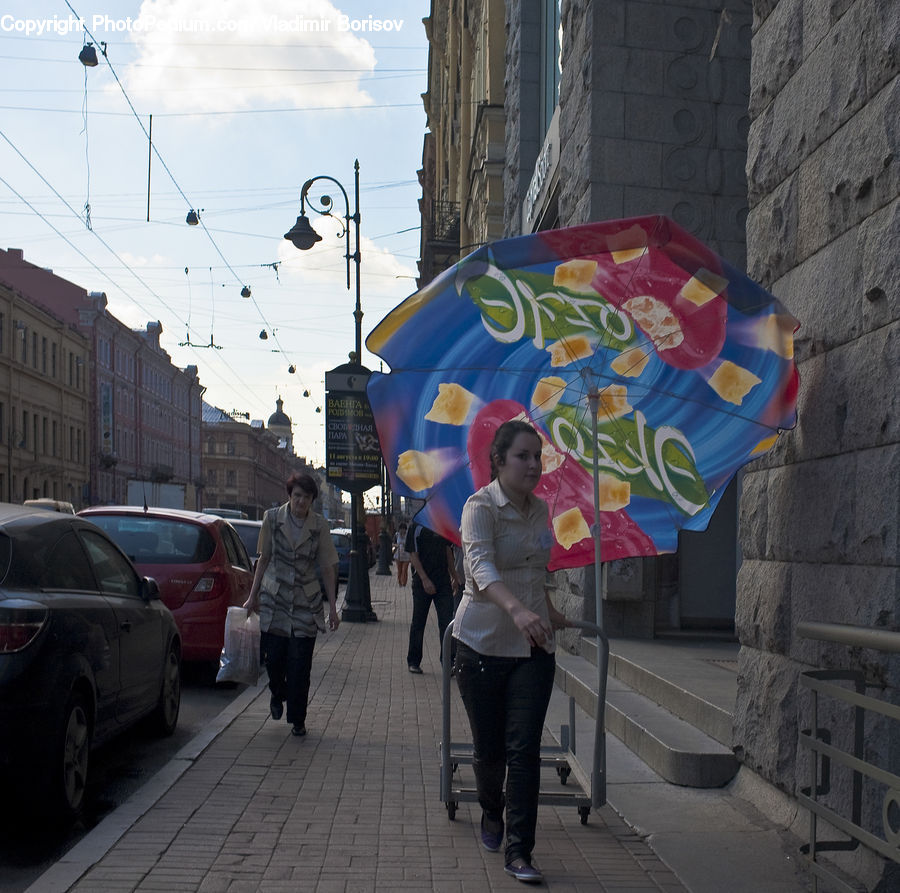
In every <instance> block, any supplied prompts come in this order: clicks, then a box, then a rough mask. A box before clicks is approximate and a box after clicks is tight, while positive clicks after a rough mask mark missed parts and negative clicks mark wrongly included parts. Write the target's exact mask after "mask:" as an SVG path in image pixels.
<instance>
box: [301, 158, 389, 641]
mask: <svg viewBox="0 0 900 893" xmlns="http://www.w3.org/2000/svg"><path fill="white" fill-rule="evenodd" d="M353 174H354V176H353V181H354V193H353V197H354V209H355V210H354V212H353V214H351V213H350V199H349V197H348V196H347V191H346V190H345V189H344V187H343V186H342V185H341V184H340V183H339V182H338V181H337V180H335V178H334V177H329V176H326V175H324V174H320V175H318V176H315V177H310V178H309V179H308V180H307V181H306V182H305V183H304V184H303V186H302V188H301V190H300V216H299V217H298V218H297V222H296V223H295V224H294V225H293V226H292V227H291V229H290V230H288V232H286V233H285V234H284V237H285V239H287V240H288V241H290V242H291V243H292V244H293V245H294V247H295V248H298V249H300V250H301V251H308V250H309V249H310V248H312V247H313V246H314V245H315V244H316V243H317V242H320V241H321V240H322V237H321V236H320V235H319V234H318V233H317V232H316V231H315V230H314V229H313V228H312V226H311V225H310V222H309V218H308V217H307V216H306V200H307V197H308V195H309V190H310V188H311V187H312V185H313V184H314V183H316V182H318V181H320V180H327V181H328V182H330V183H333V184H334V185H335V186H337V188H338V189H340V191H341V195H343V196H344V202H345V205H346V214H345V215H344V217H343V221H342V227H343V231H342V232H341V233H340V235H341V236H343V237H344V240H345V245H346V248H345V253H344V257H345V259H346V261H347V290H348V291H349V290H350V261H353V264H354V268H355V271H356V307H355V309H354V311H353V320H354V323H355V329H354V331H355V352H354V353H352V354H350V362H351V363H352V364H355V365H361V363H362V318H363V312H362V304H361V301H360V280H359V267H360V260H361V255H360V250H359V220H360V217H359V160H356V161H354V162H353ZM319 202H320V204H321V205H322V209H321V210H320V209H319V208H316V207H315V206H314V205H312V204H310V207H311V208H312V210H313V211H315V212H316V213H317V214H321V215H322V216H324V217H334V219H335V220H340V219H341V218H339V217H336V216H335V215H334V214H332V209H333V208H334V200H333V199H332V197H331V196H330V195H323V196H322V197H321V198H320V199H319ZM351 223H352V224H353V228H354V238H355V243H354V244H355V251H354V252H353V253H352V254H351V253H350V224H351ZM361 508H362V494H361V493H357V492H356V491H355V490H352V491H351V493H350V515H351V522H350V526H351V530H352V535H351V540H350V571H349V576H348V579H347V592H346V594H345V596H344V607H343V610H342V612H341V619H342V620H346V621H350V622H357V623H364V622H366V621H367V620H377V619H378V617H377V616H376V614H375V612H374V611H373V610H372V602H371V595H370V590H369V563H368V554H367V553H368V550H364V549H363V548H362V547H361V542H360V528H361V527H363V528H364V524H365V519H364V518H363V519H361V518H360V514H361V513H360V509H361Z"/></svg>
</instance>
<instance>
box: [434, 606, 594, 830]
mask: <svg viewBox="0 0 900 893" xmlns="http://www.w3.org/2000/svg"><path fill="white" fill-rule="evenodd" d="M570 622H571V624H572V625H573V626H576V627H578V628H579V629H583V630H585V632H587V633H589V634H590V635H594V636H596V637H597V677H598V678H597V683H598V684H597V692H598V696H597V710H596V711H595V712H596V720H595V723H596V728H595V733H594V754H593V761H592V764H591V766H592V770H591V776H590V778H587V777H586V776H585V775H584V774H583V772H582V770H581V768H580V766H579V765H578V763H577V762H576V761H575V759H574V757H575V699H574V698H573V697H572V696H571V695H570V696H569V722H568V725H563V726H562V727H561V728H560V733H559V745H542V746H541V768H542V769H543V768H552V769H556V774H557V775H558V777H559V782H560V785H561V786H564V787H565V788H566V789H565V790H563V789H545V787H544V781H543V777H542V780H541V781H542V783H541V791H540V794H539V799H538V802H539V803H545V804H547V805H550V806H568V805H572V806H574V807H576V808H577V810H578V815H579V816H580V817H581V824H582V825H586V824H587V821H588V817H589V816H590V814H591V810H592V809H598V808H599V807H601V806H603V804H604V803H606V731H605V724H604V713H605V710H604V707H605V705H606V677H607V670H608V666H609V639H607V637H606V634H605V633H604V632H603V630H602V629H601V628H600V627H599V626H597V625H596V624H594V623H589V622H588V621H584V620H577V621H570ZM452 630H453V627H452V624H451V626H448V627H447V631H446V632H445V634H444V646H443V666H442V675H441V682H442V701H443V730H442V735H441V800H442V801H443V803H444V805H445V806H446V807H447V815H448V816H449V817H450V819H451V820H453V819H455V818H456V808H457V806H458V805H459V804H460V803H477V802H478V791H477V790H476V788H475V782H474V778H472V780H471V782H470V783H469V784H465V783H464V781H463V776H462V773H461V771H460V766H465V765H469V766H470V765H471V764H472V757H473V748H472V744H471V743H460V742H455V741H452V740H451V732H450V714H451V710H450V697H451V685H450V677H451V664H452V661H451V658H450V652H451V642H450V640H451V635H452ZM570 775H573V776H574V777H575V780H576V782H577V785H572V786H568V785H567V782H568V780H569V776H570Z"/></svg>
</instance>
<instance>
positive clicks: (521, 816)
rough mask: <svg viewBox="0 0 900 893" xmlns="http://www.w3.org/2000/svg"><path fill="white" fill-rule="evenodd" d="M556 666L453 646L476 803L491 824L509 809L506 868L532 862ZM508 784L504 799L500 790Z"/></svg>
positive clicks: (541, 659)
mask: <svg viewBox="0 0 900 893" xmlns="http://www.w3.org/2000/svg"><path fill="white" fill-rule="evenodd" d="M555 670H556V658H555V657H554V656H553V655H552V654H548V653H547V652H546V651H544V650H543V649H542V648H532V649H531V656H530V657H490V656H488V655H483V654H479V653H478V652H477V651H473V650H472V649H471V648H469V647H468V646H467V645H464V644H463V643H462V642H458V643H457V646H456V680H457V683H458V684H459V693H460V694H461V695H462V699H463V704H464V705H465V708H466V713H467V714H468V716H469V724H470V725H471V727H472V743H473V745H474V750H475V753H474V760H473V765H472V768H473V770H474V772H475V784H476V785H477V787H478V802H479V803H480V804H481V808H482V809H483V810H484V811H485V813H487V815H488V817H489V818H491V819H494V820H497V819H502V818H503V809H504V806H505V808H506V862H507V864H509V863H510V862H512V861H513V859H519V858H524V859H530V858H531V851H532V850H533V849H534V833H535V828H536V827H537V811H538V794H539V790H540V780H541V735H542V733H543V729H544V719H545V717H546V715H547V706H548V705H549V703H550V695H551V693H552V692H553V677H554V673H555ZM504 781H505V782H506V797H505V799H504V796H503V783H504Z"/></svg>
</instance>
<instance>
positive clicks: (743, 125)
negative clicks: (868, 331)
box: [560, 0, 751, 267]
mask: <svg viewBox="0 0 900 893" xmlns="http://www.w3.org/2000/svg"><path fill="white" fill-rule="evenodd" d="M723 6H726V7H727V9H726V11H725V12H723ZM562 17H563V50H562V53H563V55H562V86H561V89H560V146H561V157H560V183H561V184H562V189H561V194H560V217H561V219H562V221H564V223H565V225H574V224H577V223H584V222H587V221H590V220H603V219H609V218H616V217H632V216H637V215H642V214H654V213H660V214H667V215H669V216H670V217H672V218H673V219H674V220H675V221H676V222H678V223H679V224H681V226H683V227H684V228H685V229H687V230H688V231H690V232H691V233H693V234H694V235H696V236H698V237H699V238H701V239H703V240H705V241H706V242H707V243H708V244H709V245H710V246H711V247H713V248H714V249H716V250H717V251H719V252H720V253H721V254H722V255H723V256H725V257H726V258H728V259H729V260H730V261H732V262H733V263H735V264H736V265H737V266H739V267H743V266H744V259H745V253H744V231H745V220H746V211H747V187H746V176H745V159H746V134H747V125H748V120H747V101H748V90H749V82H750V22H751V8H750V2H749V0H736V2H729V3H728V4H723V3H722V2H720V0H682V2H662V0H659V2H646V0H604V2H590V0H588V2H584V0H572V2H568V3H567V2H563V4H562Z"/></svg>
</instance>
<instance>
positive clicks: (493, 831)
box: [481, 813, 503, 853]
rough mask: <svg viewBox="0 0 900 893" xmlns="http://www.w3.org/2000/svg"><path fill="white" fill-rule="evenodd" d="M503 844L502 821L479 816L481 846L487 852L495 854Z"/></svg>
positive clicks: (482, 815) (483, 815)
mask: <svg viewBox="0 0 900 893" xmlns="http://www.w3.org/2000/svg"><path fill="white" fill-rule="evenodd" d="M502 843H503V820H502V819H489V818H488V817H487V816H486V815H485V814H484V813H482V814H481V845H482V846H483V847H484V848H485V849H486V850H487V851H488V852H489V853H496V852H498V851H499V849H500V846H501V844H502Z"/></svg>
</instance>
